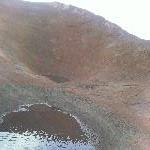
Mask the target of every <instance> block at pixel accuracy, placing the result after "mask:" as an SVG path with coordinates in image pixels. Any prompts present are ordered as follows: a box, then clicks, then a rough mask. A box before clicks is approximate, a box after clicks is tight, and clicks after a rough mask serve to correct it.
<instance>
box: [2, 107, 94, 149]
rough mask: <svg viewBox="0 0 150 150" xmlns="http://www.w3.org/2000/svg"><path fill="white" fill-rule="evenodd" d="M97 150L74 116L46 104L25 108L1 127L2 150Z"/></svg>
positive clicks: (7, 116) (12, 115)
mask: <svg viewBox="0 0 150 150" xmlns="http://www.w3.org/2000/svg"><path fill="white" fill-rule="evenodd" d="M61 149H62V150H63V149H65V150H93V149H95V148H94V146H92V144H91V142H90V141H89V139H88V137H87V136H86V133H85V131H83V127H81V125H80V123H79V122H78V121H77V120H76V119H75V118H74V117H72V116H71V115H69V114H66V113H63V112H62V111H60V110H58V109H57V108H54V107H49V106H48V105H45V104H35V105H31V106H23V107H22V108H21V109H20V110H19V111H16V112H11V113H8V114H7V115H5V116H4V117H3V122H2V123H1V124H0V150H61Z"/></svg>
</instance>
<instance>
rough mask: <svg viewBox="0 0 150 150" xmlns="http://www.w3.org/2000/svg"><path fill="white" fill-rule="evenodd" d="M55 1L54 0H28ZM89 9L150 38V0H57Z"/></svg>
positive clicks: (141, 35) (147, 38)
mask: <svg viewBox="0 0 150 150" xmlns="http://www.w3.org/2000/svg"><path fill="white" fill-rule="evenodd" d="M26 1H32V2H53V1H54V0H26ZM55 1H58V2H61V3H65V4H71V5H74V6H77V7H80V8H83V9H87V10H89V11H91V12H93V13H95V14H96V15H100V16H103V17H104V18H105V19H107V20H109V21H111V22H113V23H115V24H117V25H119V26H120V27H122V28H123V29H124V30H126V31H128V32H129V33H131V34H134V35H136V36H138V37H140V38H142V39H146V40H150V0H55Z"/></svg>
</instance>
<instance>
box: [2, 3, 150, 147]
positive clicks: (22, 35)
mask: <svg viewBox="0 0 150 150" xmlns="http://www.w3.org/2000/svg"><path fill="white" fill-rule="evenodd" d="M43 26H44V27H43ZM149 57H150V42H149V41H144V40H141V39H139V38H137V37H135V36H133V35H130V34H129V33H127V32H126V31H124V30H122V29H121V28H119V27H118V26H116V25H114V24H112V23H110V22H108V21H106V20H105V19H104V18H102V17H99V16H96V15H94V14H92V13H90V12H87V11H85V10H81V9H79V8H76V7H73V6H65V5H63V4H59V3H50V4H34V3H29V2H21V1H19V0H12V1H10V0H2V1H1V2H0V114H1V115H3V114H5V113H6V112H10V111H13V110H15V109H17V108H18V107H19V106H20V105H24V104H34V103H48V104H50V105H53V106H56V107H59V108H61V109H63V110H64V111H67V112H69V113H71V114H73V115H76V116H78V117H79V118H80V119H81V120H82V121H83V122H84V123H85V124H87V126H89V128H91V130H92V131H93V132H94V133H96V134H97V138H96V139H95V145H96V148H97V149H98V150H107V149H108V150H110V149H111V150H149V147H150V71H149V67H150V61H149V60H150V59H149Z"/></svg>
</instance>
